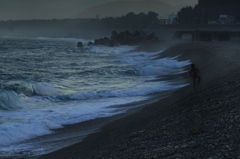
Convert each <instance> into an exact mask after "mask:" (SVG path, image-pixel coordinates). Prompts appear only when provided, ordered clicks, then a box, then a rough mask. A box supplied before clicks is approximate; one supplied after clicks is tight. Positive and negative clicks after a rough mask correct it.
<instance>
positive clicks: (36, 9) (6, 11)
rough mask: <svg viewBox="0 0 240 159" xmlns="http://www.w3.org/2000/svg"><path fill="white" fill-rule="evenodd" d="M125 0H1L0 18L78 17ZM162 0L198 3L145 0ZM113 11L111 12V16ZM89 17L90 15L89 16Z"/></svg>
mask: <svg viewBox="0 0 240 159" xmlns="http://www.w3.org/2000/svg"><path fill="white" fill-rule="evenodd" d="M116 1H123V0H0V20H9V19H12V20H16V19H64V18H78V17H79V14H80V13H81V12H83V11H87V10H88V9H89V8H91V7H95V6H98V5H102V4H104V3H107V2H116ZM124 1H143V0H124ZM144 1H162V2H165V3H168V4H170V5H172V6H178V5H184V6H185V5H192V6H194V5H195V4H197V1H198V0H144ZM110 15H111V13H109V16H110ZM87 18H89V17H87Z"/></svg>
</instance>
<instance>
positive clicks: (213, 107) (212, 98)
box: [36, 41, 240, 159]
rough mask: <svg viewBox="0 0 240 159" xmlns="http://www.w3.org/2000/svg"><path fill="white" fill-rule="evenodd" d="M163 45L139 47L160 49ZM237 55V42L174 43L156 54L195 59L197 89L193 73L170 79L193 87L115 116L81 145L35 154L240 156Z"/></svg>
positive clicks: (57, 157) (101, 158)
mask: <svg viewBox="0 0 240 159" xmlns="http://www.w3.org/2000/svg"><path fill="white" fill-rule="evenodd" d="M165 44H168V43H167V42H166V43H164V45H165ZM164 45H163V43H155V44H151V46H149V45H145V46H141V47H140V48H139V49H146V50H149V47H150V48H151V49H152V50H153V51H156V50H161V49H162V48H164ZM169 45H170V42H169ZM239 53H240V47H239V42H238V41H233V42H231V41H229V42H184V41H181V42H171V46H167V49H166V50H165V51H163V52H162V53H161V54H159V57H158V58H162V57H176V58H177V59H178V60H180V61H181V60H190V61H191V62H192V63H194V64H195V65H196V67H197V68H198V69H199V70H200V76H201V78H202V79H201V83H200V85H199V86H197V87H196V90H193V86H192V79H191V77H190V75H189V72H185V73H183V74H181V75H179V77H175V76H174V77H171V78H173V79H174V78H182V79H185V80H186V82H187V83H189V85H188V86H186V87H184V88H181V89H179V90H177V91H175V92H170V93H169V95H168V96H167V97H165V98H164V99H159V100H157V101H156V102H154V103H152V104H149V105H148V106H145V107H143V108H141V109H139V110H137V111H135V112H132V113H129V115H122V116H117V117H115V118H114V119H113V120H111V122H108V123H107V124H105V125H104V126H103V127H102V128H101V129H100V131H98V132H96V133H93V134H91V135H89V136H88V137H87V138H85V139H84V140H83V141H82V142H81V143H77V144H75V145H72V146H69V147H67V148H64V149H61V150H59V151H56V152H52V153H50V154H47V155H43V156H39V157H36V158H38V159H66V158H69V159H133V158H134V159H172V158H209V159H210V158H211V159H221V158H222V159H225V158H229V159H234V158H236V159H238V158H240V98H239V95H240V83H239V82H240V74H239V71H240V63H239V59H240V54H239ZM188 69H189V70H190V66H189V67H186V70H188ZM166 78H170V77H166ZM77 126H78V125H75V127H77ZM71 130H74V129H73V128H72V126H71Z"/></svg>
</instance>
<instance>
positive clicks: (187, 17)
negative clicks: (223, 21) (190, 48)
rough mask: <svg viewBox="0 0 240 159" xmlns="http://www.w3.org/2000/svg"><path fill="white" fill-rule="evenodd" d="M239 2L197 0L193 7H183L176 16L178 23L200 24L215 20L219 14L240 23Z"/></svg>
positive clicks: (237, 0) (229, 0)
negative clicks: (230, 16) (231, 17)
mask: <svg viewBox="0 0 240 159" xmlns="http://www.w3.org/2000/svg"><path fill="white" fill-rule="evenodd" d="M239 7H240V0H198V4H197V5H196V6H195V7H191V6H188V7H184V8H182V9H181V10H180V11H179V12H178V14H177V21H178V23H182V24H201V23H207V22H208V21H209V20H217V19H218V18H219V15H220V14H227V15H232V16H235V18H236V21H237V22H238V21H240V12H239Z"/></svg>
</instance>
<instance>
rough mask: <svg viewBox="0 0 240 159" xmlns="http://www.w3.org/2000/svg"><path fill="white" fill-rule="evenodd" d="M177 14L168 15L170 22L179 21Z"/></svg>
mask: <svg viewBox="0 0 240 159" xmlns="http://www.w3.org/2000/svg"><path fill="white" fill-rule="evenodd" d="M176 18H177V15H176V14H174V13H172V14H170V15H169V16H168V19H169V24H176V23H177V20H176Z"/></svg>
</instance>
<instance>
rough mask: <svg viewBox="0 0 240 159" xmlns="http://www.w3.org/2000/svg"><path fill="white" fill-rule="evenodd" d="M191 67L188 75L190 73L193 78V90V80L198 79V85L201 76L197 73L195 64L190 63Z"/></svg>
mask: <svg viewBox="0 0 240 159" xmlns="http://www.w3.org/2000/svg"><path fill="white" fill-rule="evenodd" d="M191 67H192V69H191V71H190V75H191V76H192V78H193V88H194V90H195V80H196V79H198V85H199V83H200V80H201V77H200V76H199V75H198V73H199V70H198V69H197V68H196V67H195V65H194V64H191Z"/></svg>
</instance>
